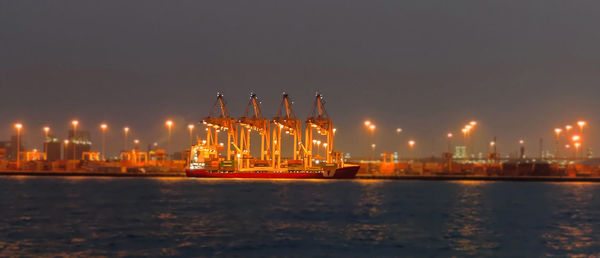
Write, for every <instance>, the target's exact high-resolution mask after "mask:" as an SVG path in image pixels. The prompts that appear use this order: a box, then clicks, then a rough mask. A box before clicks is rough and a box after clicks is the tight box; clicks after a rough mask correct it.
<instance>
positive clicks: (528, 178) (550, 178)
mask: <svg viewBox="0 0 600 258" xmlns="http://www.w3.org/2000/svg"><path fill="white" fill-rule="evenodd" d="M0 176H48V177H51V176H58V177H71V176H72V177H120V178H125V177H151V178H168V177H175V178H185V177H186V175H185V172H184V171H181V172H171V173H99V172H64V171H61V172H49V171H44V172H35V171H0ZM356 179H359V180H406V181H414V180H421V181H513V182H600V177H556V176H467V175H447V176H439V175H436V176H379V175H364V174H363V175H357V176H356ZM350 180H352V179H350Z"/></svg>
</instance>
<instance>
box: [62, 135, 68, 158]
mask: <svg viewBox="0 0 600 258" xmlns="http://www.w3.org/2000/svg"><path fill="white" fill-rule="evenodd" d="M63 143H64V144H65V147H64V151H63V154H64V158H65V159H66V158H67V155H69V154H68V153H67V147H68V146H69V140H68V139H65V140H64V141H63Z"/></svg>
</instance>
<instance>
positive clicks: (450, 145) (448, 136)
mask: <svg viewBox="0 0 600 258" xmlns="http://www.w3.org/2000/svg"><path fill="white" fill-rule="evenodd" d="M452 137H454V135H453V134H452V133H448V134H446V138H447V139H448V153H451V152H452Z"/></svg>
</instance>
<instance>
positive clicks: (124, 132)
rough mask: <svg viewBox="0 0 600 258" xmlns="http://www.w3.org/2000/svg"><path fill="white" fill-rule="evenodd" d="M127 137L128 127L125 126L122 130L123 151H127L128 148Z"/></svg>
mask: <svg viewBox="0 0 600 258" xmlns="http://www.w3.org/2000/svg"><path fill="white" fill-rule="evenodd" d="M127 135H129V127H127V126H125V127H124V128H123V151H127V148H128V147H129V146H128V144H127Z"/></svg>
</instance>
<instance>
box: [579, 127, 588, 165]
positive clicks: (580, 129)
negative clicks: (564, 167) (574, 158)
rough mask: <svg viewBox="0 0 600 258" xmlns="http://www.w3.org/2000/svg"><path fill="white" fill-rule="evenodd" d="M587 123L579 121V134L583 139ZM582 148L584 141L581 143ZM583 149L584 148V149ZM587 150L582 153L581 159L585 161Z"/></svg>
mask: <svg viewBox="0 0 600 258" xmlns="http://www.w3.org/2000/svg"><path fill="white" fill-rule="evenodd" d="M586 124H587V123H586V122H585V121H578V122H577V125H578V126H579V133H580V134H581V137H583V127H584V126H585V125H586ZM581 147H583V140H582V141H581ZM582 149H583V148H582ZM584 152H585V149H583V150H582V151H581V158H582V159H583V158H584V157H585V155H584Z"/></svg>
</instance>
